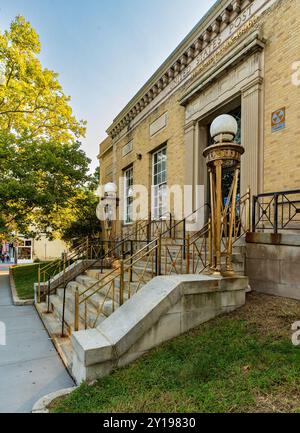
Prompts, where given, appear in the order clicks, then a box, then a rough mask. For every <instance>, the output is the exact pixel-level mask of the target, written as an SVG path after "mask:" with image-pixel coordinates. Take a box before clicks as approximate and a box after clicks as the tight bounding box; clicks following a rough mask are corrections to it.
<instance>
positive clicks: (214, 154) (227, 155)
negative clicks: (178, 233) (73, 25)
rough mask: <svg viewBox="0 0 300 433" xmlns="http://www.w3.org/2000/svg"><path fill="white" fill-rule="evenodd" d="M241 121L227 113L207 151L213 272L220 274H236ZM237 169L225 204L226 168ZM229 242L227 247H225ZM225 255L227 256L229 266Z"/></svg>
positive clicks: (215, 124) (213, 132)
mask: <svg viewBox="0 0 300 433" xmlns="http://www.w3.org/2000/svg"><path fill="white" fill-rule="evenodd" d="M237 132H238V124H237V121H236V120H235V118H234V117H232V116H230V115H228V114H223V115H222V116H219V117H217V118H216V119H215V120H214V121H213V123H212V125H211V128H210V133H211V136H212V138H213V140H214V144H213V145H211V146H209V147H207V148H206V149H205V150H204V153H203V155H204V156H205V158H206V163H207V166H208V172H209V178H210V196H211V223H210V229H211V245H210V271H211V272H212V273H213V274H216V275H223V276H233V275H234V271H233V267H232V248H233V237H234V232H235V227H236V224H235V222H236V204H237V193H238V181H239V174H240V163H241V156H242V155H243V153H244V151H245V150H244V148H243V147H242V146H241V145H239V144H237V143H234V138H235V136H236V134H237ZM228 169H230V170H232V171H233V180H232V185H231V188H230V193H229V196H228V198H227V202H226V205H224V197H223V193H222V191H223V179H224V170H228ZM224 245H225V248H224V247H223V246H224ZM222 257H225V258H226V263H225V269H224V263H222Z"/></svg>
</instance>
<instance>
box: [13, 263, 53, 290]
mask: <svg viewBox="0 0 300 433" xmlns="http://www.w3.org/2000/svg"><path fill="white" fill-rule="evenodd" d="M46 264H47V263H45V265H46ZM43 266H44V263H43ZM38 268H39V264H33V265H23V266H22V265H20V266H15V267H13V276H14V280H15V285H16V289H17V292H18V295H19V298H20V299H33V298H34V290H33V285H34V283H36V282H37V281H38Z"/></svg>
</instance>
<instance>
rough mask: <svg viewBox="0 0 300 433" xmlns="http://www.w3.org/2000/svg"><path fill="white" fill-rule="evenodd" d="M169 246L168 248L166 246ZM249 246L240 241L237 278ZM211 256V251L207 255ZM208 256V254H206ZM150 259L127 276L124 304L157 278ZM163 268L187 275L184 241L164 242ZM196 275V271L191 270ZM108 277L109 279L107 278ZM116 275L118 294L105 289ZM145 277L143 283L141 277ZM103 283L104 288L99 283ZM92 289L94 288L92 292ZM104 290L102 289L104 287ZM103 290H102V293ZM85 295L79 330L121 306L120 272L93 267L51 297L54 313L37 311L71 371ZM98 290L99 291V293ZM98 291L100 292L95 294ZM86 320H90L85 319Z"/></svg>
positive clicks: (44, 305) (44, 309)
mask: <svg viewBox="0 0 300 433" xmlns="http://www.w3.org/2000/svg"><path fill="white" fill-rule="evenodd" d="M166 245H168V246H167V247H166ZM200 247H201V239H200V240H199V248H200ZM180 249H181V254H180V255H179V257H178V251H180ZM244 250H245V246H244V241H243V240H240V241H238V243H237V244H236V245H235V246H234V254H233V267H234V270H235V272H236V274H237V275H244V269H245V251H244ZM206 253H207V252H206ZM203 254H205V251H204V252H203ZM146 260H147V259H146V258H144V259H142V260H140V261H138V262H137V263H136V264H135V265H134V266H133V272H132V282H130V284H129V281H128V279H129V274H128V273H126V274H125V282H124V286H125V290H124V294H123V297H124V302H126V301H127V300H128V298H129V297H132V296H134V294H135V293H136V291H137V290H140V289H141V288H142V287H143V286H144V285H145V284H146V283H148V282H149V281H151V279H152V278H153V277H155V273H154V272H153V271H155V270H153V266H152V265H151V264H149V263H148V264H147V261H146ZM118 265H119V262H117V261H116V262H115V263H114V265H113V266H114V267H118ZM161 267H162V274H163V275H177V274H185V273H186V260H185V259H184V258H183V249H182V242H181V244H180V241H172V243H171V241H170V242H169V244H168V240H164V242H163V245H162V256H161ZM202 270H203V265H200V264H198V267H197V268H196V272H194V273H201V271H202ZM191 273H192V271H191ZM106 275H107V277H106ZM114 275H116V279H115V284H114V293H113V292H112V291H111V290H110V291H108V287H107V286H105V287H103V282H104V281H106V279H111V278H113V276H114ZM141 275H143V279H142V281H138V280H139V278H140V277H139V276H141ZM100 279H101V281H102V286H101V285H100V283H99V280H100ZM91 287H92V289H91ZM101 287H102V288H101ZM98 289H99V290H98ZM77 290H78V291H79V293H83V292H85V296H89V295H91V297H90V298H89V299H88V300H87V301H86V302H84V303H83V304H81V305H80V309H79V330H85V329H87V328H94V327H95V326H98V325H99V324H100V323H101V322H103V321H104V320H105V319H106V318H107V317H109V316H110V315H111V314H112V313H113V312H114V311H115V310H116V309H117V308H118V307H119V300H120V277H119V272H118V270H116V271H114V270H113V269H105V270H103V273H101V270H100V269H99V268H91V269H88V270H86V271H85V272H84V273H82V274H80V275H79V276H77V277H76V278H75V280H74V281H71V282H70V283H69V284H68V285H67V287H66V291H65V295H64V289H63V288H58V289H57V290H56V291H55V293H53V294H52V295H51V297H50V303H49V304H50V311H49V312H48V311H47V310H48V303H47V302H42V303H40V304H36V309H37V311H38V313H39V315H40V317H41V319H42V321H43V322H44V325H45V327H46V329H47V330H48V333H49V335H50V336H51V337H52V339H53V342H54V344H55V346H56V348H57V351H58V352H59V354H60V355H61V357H62V359H63V361H64V363H65V365H66V367H67V368H68V369H69V371H70V372H71V370H72V346H71V338H70V336H71V334H72V332H73V331H74V324H75V322H74V318H75V293H76V291H77ZM97 290H98V291H97ZM95 291H97V292H96V293H95ZM64 296H65V311H64V323H65V325H64V336H63V337H62V323H63V304H64ZM100 306H103V308H102V312H101V313H100V314H99V307H100ZM85 318H86V320H85Z"/></svg>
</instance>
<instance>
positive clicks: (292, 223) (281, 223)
mask: <svg viewBox="0 0 300 433" xmlns="http://www.w3.org/2000/svg"><path fill="white" fill-rule="evenodd" d="M283 230H285V231H286V230H290V231H294V230H300V190H293V191H282V192H273V193H265V194H259V195H257V196H253V203H252V231H253V232H258V231H266V232H272V233H275V234H277V233H278V232H279V231H283Z"/></svg>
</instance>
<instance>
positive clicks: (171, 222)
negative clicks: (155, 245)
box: [169, 213, 173, 239]
mask: <svg viewBox="0 0 300 433" xmlns="http://www.w3.org/2000/svg"><path fill="white" fill-rule="evenodd" d="M172 225H173V220H172V214H171V213H170V230H169V234H170V239H172Z"/></svg>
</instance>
